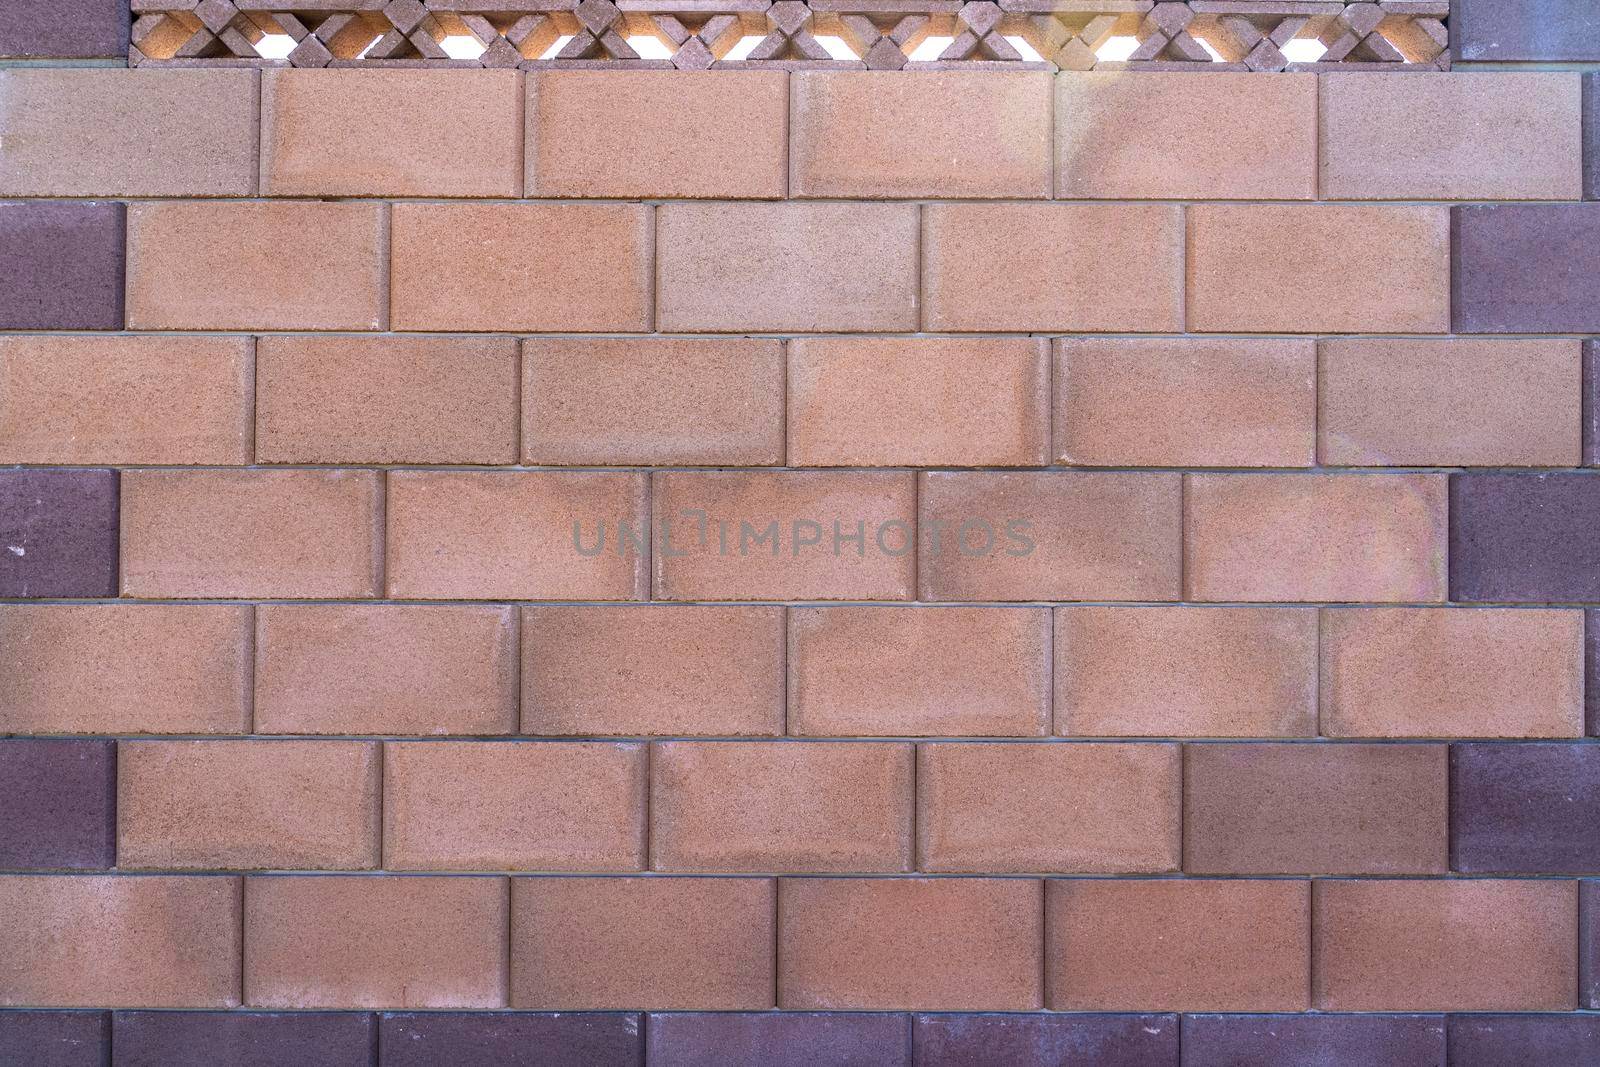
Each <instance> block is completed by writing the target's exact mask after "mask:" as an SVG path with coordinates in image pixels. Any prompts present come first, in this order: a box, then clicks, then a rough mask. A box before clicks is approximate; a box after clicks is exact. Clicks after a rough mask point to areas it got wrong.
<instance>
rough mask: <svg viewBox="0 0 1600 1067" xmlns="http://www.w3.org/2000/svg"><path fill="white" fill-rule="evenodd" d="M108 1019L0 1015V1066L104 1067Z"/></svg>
mask: <svg viewBox="0 0 1600 1067" xmlns="http://www.w3.org/2000/svg"><path fill="white" fill-rule="evenodd" d="M110 1052H111V1016H110V1015H108V1014H107V1013H105V1012H101V1011H8V1012H5V1013H3V1014H0V1063H17V1064H27V1065H28V1067H105V1064H106V1062H107V1058H108V1057H109V1055H110Z"/></svg>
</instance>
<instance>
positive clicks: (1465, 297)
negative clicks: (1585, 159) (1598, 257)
mask: <svg viewBox="0 0 1600 1067" xmlns="http://www.w3.org/2000/svg"><path fill="white" fill-rule="evenodd" d="M1451 213H1452V214H1451V230H1452V235H1451V236H1452V239H1451V242H1450V246H1451V256H1452V260H1453V269H1452V272H1451V278H1452V283H1453V300H1452V309H1453V310H1452V315H1451V327H1452V329H1454V330H1455V332H1456V333H1589V332H1592V331H1595V330H1600V280H1597V279H1596V276H1595V274H1594V272H1593V271H1589V270H1584V269H1582V266H1581V265H1582V264H1584V263H1586V262H1588V259H1589V256H1590V255H1591V254H1592V249H1593V248H1594V246H1595V242H1596V241H1597V240H1600V206H1596V205H1593V204H1487V205H1474V206H1471V207H1457V208H1452V209H1451Z"/></svg>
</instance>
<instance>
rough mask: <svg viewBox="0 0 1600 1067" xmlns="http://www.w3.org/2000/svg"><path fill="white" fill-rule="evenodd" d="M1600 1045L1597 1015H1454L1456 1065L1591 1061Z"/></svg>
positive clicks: (1452, 1054) (1499, 1066)
mask: <svg viewBox="0 0 1600 1067" xmlns="http://www.w3.org/2000/svg"><path fill="white" fill-rule="evenodd" d="M1597 1047H1600V1018H1596V1017H1595V1016H1593V1015H1454V1016H1451V1018H1450V1049H1449V1052H1450V1065H1451V1067H1502V1065H1503V1064H1509V1063H1572V1064H1581V1063H1583V1062H1584V1061H1585V1060H1587V1059H1592V1058H1593V1056H1594V1050H1595V1049H1596V1048H1597Z"/></svg>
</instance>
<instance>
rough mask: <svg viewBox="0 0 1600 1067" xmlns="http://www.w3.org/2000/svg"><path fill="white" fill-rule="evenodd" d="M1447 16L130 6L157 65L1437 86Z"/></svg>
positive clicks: (1161, 7) (1158, 8)
mask: <svg viewBox="0 0 1600 1067" xmlns="http://www.w3.org/2000/svg"><path fill="white" fill-rule="evenodd" d="M1449 9H1450V3H1449V0H1383V2H1381V3H1343V2H1330V0H1292V2H1282V0H1279V2H1273V0H1189V2H1187V3H1166V2H1161V3H1158V2H1155V0H999V2H998V3H996V2H991V0H977V2H973V3H963V2H960V0H809V2H802V0H778V2H776V3H772V2H769V0H300V2H298V3H286V2H285V0H133V17H134V23H133V34H132V43H131V45H130V48H129V59H130V61H131V63H132V64H134V65H160V66H174V65H178V66H188V65H199V66H225V65H245V66H280V65H290V66H296V67H341V66H465V67H524V68H537V67H545V66H557V67H621V68H669V69H670V68H678V69H688V70H703V69H708V68H741V67H752V66H753V67H766V68H780V69H802V68H811V67H819V68H828V69H841V70H843V69H863V68H865V69H871V70H902V69H911V70H915V69H938V68H947V67H950V66H952V65H957V66H961V67H1001V68H1018V69H1025V68H1033V69H1046V70H1049V69H1060V70H1108V69H1113V70H1122V69H1155V70H1254V71H1276V70H1325V69H1340V70H1348V69H1374V70H1395V71H1404V70H1440V69H1445V68H1447V67H1448V66H1449V51H1448V45H1449V37H1448V30H1447V27H1446V17H1447V15H1448V14H1449Z"/></svg>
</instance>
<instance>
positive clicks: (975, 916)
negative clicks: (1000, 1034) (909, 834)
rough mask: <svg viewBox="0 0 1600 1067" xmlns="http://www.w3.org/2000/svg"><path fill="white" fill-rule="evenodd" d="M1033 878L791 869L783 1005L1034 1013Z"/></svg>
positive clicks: (781, 898)
mask: <svg viewBox="0 0 1600 1067" xmlns="http://www.w3.org/2000/svg"><path fill="white" fill-rule="evenodd" d="M1039 896H1040V883H1039V881H1038V880H1037V879H1033V878H786V879H784V880H783V881H782V882H781V883H780V884H779V886H778V943H779V944H780V945H782V946H783V953H782V956H781V958H780V959H779V960H778V1007H780V1008H783V1009H785V1010H791V1009H797V1010H802V1011H808V1010H815V1009H817V1008H837V1009H852V1010H885V1009H888V1010H894V1009H907V1008H926V1009H928V1010H930V1011H1034V1010H1037V1009H1038V1008H1040V1007H1041V1006H1042V1003H1043V990H1042V989H1041V988H1040V984H1041V973H1040V972H1041V968H1040V965H1039V962H1040V961H1039V947H1040V944H1041V943H1042V942H1043V940H1044V936H1043V930H1042V929H1041V927H1042V924H1043V920H1044V913H1043V909H1042V908H1041V907H1040V906H1039V904H1040V901H1039Z"/></svg>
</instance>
